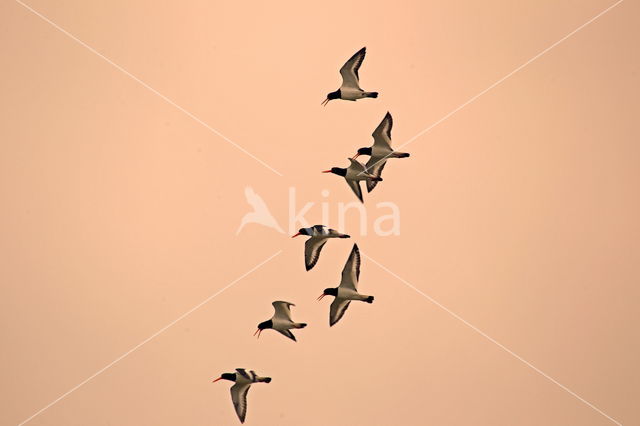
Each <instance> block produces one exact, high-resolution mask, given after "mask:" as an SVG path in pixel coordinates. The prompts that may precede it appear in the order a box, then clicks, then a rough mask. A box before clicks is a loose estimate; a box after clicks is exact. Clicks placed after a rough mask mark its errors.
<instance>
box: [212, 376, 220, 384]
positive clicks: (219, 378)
mask: <svg viewBox="0 0 640 426" xmlns="http://www.w3.org/2000/svg"><path fill="white" fill-rule="evenodd" d="M218 380H222V377H218V378H217V379H215V380H214V381H213V382H211V383H215V382H217V381H218Z"/></svg>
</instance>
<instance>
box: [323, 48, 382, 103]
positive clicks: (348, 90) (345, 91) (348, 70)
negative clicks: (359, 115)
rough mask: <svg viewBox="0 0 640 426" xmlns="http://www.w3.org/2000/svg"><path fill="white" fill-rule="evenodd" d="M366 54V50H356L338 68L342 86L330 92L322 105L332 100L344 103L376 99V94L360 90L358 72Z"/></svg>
mask: <svg viewBox="0 0 640 426" xmlns="http://www.w3.org/2000/svg"><path fill="white" fill-rule="evenodd" d="M366 53H367V48H366V47H363V48H362V49H360V50H358V51H357V52H356V53H355V54H354V55H353V56H352V57H351V58H350V59H349V60H348V61H347V62H345V64H344V65H343V66H342V68H340V75H342V86H340V88H339V89H338V90H336V91H335V92H331V93H329V94H328V95H327V99H325V100H324V101H323V102H322V105H325V106H326V105H327V104H328V103H329V101H331V100H333V99H343V100H345V101H356V100H358V99H362V98H377V97H378V92H365V91H364V90H362V89H361V88H360V76H359V75H358V70H359V69H360V66H361V65H362V61H364V56H365V55H366Z"/></svg>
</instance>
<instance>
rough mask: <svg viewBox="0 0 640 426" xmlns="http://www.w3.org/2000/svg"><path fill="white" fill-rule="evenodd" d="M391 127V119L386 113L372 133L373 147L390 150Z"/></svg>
mask: <svg viewBox="0 0 640 426" xmlns="http://www.w3.org/2000/svg"><path fill="white" fill-rule="evenodd" d="M392 127H393V118H392V117H391V114H389V113H388V112H387V115H385V116H384V118H383V119H382V121H381V122H380V124H378V127H376V129H375V130H374V131H373V133H372V134H371V136H373V145H374V146H379V147H380V148H386V149H391V128H392Z"/></svg>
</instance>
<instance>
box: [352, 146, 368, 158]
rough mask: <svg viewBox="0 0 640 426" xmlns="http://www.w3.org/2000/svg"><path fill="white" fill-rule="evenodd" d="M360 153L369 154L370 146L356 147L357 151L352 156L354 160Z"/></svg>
mask: <svg viewBox="0 0 640 426" xmlns="http://www.w3.org/2000/svg"><path fill="white" fill-rule="evenodd" d="M360 155H371V147H364V148H360V149H358V153H357V154H356V155H354V156H353V159H354V160H355V159H356V158H358V157H359V156H360Z"/></svg>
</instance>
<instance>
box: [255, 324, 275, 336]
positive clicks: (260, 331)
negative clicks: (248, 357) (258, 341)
mask: <svg viewBox="0 0 640 426" xmlns="http://www.w3.org/2000/svg"><path fill="white" fill-rule="evenodd" d="M267 328H273V322H272V321H271V320H268V321H262V322H261V323H260V324H258V329H257V330H256V332H255V333H253V335H254V336H255V335H256V334H257V335H258V338H260V334H262V330H264V329H267Z"/></svg>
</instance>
